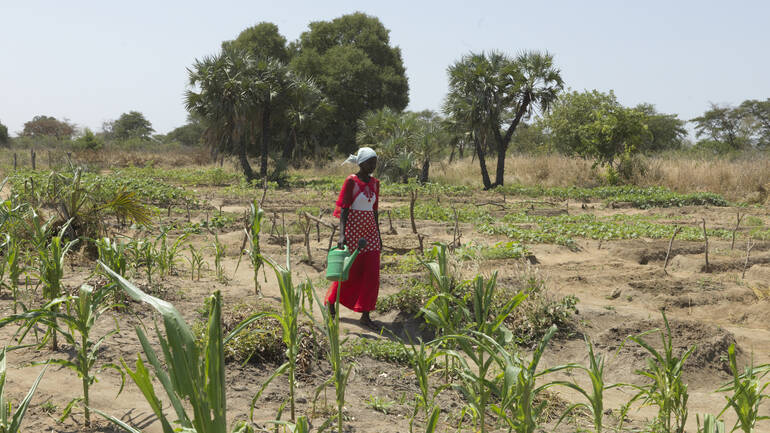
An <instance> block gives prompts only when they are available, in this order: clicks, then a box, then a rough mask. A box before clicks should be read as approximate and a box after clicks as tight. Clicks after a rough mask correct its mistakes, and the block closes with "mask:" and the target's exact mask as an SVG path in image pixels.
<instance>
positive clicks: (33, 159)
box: [29, 149, 37, 170]
mask: <svg viewBox="0 0 770 433" xmlns="http://www.w3.org/2000/svg"><path fill="white" fill-rule="evenodd" d="M36 156H37V154H36V153H35V149H30V150H29V158H30V160H31V161H32V169H33V170H34V169H35V159H36Z"/></svg>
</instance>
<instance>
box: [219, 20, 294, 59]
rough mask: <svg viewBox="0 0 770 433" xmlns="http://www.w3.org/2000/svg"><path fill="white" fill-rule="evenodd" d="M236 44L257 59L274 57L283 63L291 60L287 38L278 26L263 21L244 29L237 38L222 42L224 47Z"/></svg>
mask: <svg viewBox="0 0 770 433" xmlns="http://www.w3.org/2000/svg"><path fill="white" fill-rule="evenodd" d="M230 44H232V45H234V46H235V47H237V48H240V49H243V50H246V51H248V52H249V53H250V54H251V55H252V56H253V57H254V58H255V59H274V60H279V61H281V62H283V63H287V62H288V61H289V53H288V51H287V49H286V38H285V37H283V36H282V35H281V33H280V32H279V31H278V26H276V25H275V24H273V23H269V22H261V23H259V24H257V25H255V26H252V27H249V28H247V29H245V30H243V31H242V32H241V33H240V34H239V35H238V37H237V38H235V40H232V41H225V42H222V47H223V48H224V47H226V46H227V45H230Z"/></svg>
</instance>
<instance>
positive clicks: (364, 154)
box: [343, 147, 377, 165]
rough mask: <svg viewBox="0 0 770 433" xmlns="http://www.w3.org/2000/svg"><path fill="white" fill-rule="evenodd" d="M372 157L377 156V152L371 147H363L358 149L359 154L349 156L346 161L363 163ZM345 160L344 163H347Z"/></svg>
mask: <svg viewBox="0 0 770 433" xmlns="http://www.w3.org/2000/svg"><path fill="white" fill-rule="evenodd" d="M372 158H377V152H375V151H374V149H372V148H371V147H362V148H360V149H358V153H357V154H355V155H350V156H348V159H346V160H345V162H349V163H351V164H352V163H356V164H358V165H361V164H362V163H363V162H364V161H368V160H370V159H372ZM345 162H343V164H345Z"/></svg>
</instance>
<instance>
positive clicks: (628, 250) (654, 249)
mask: <svg viewBox="0 0 770 433" xmlns="http://www.w3.org/2000/svg"><path fill="white" fill-rule="evenodd" d="M668 242H669V241H668V240H667V239H658V240H654V241H640V240H639V239H634V240H629V241H617V242H613V243H612V246H611V247H610V252H611V253H612V255H613V256H614V257H617V258H621V259H625V260H628V261H631V262H634V263H638V264H640V265H646V264H648V263H650V262H656V261H663V260H666V252H668ZM702 253H703V244H702V243H700V242H677V241H674V245H673V246H672V248H671V257H674V256H676V255H682V254H702Z"/></svg>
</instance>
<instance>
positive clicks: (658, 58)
mask: <svg viewBox="0 0 770 433" xmlns="http://www.w3.org/2000/svg"><path fill="white" fill-rule="evenodd" d="M356 11H361V12H365V13H367V14H369V15H373V16H376V17H378V18H379V19H380V21H382V23H383V24H384V25H385V27H386V28H388V29H389V30H390V41H391V44H392V45H396V46H399V47H400V48H401V50H402V55H403V60H404V65H405V67H406V74H407V77H408V79H409V98H410V103H409V106H408V107H407V108H408V109H410V110H423V109H433V110H438V109H440V107H441V103H442V101H443V98H444V96H445V95H446V92H447V77H446V68H447V67H448V66H449V65H450V64H451V63H452V62H454V61H456V60H458V59H459V58H461V57H462V56H463V55H465V54H468V53H469V52H472V51H473V52H478V51H484V50H487V51H488V50H498V51H502V52H505V53H508V54H511V55H515V54H517V53H519V52H521V51H523V50H540V51H548V52H550V53H551V54H553V55H554V61H555V65H556V66H557V67H558V68H560V69H561V72H562V77H563V78H564V81H565V84H566V86H567V87H569V88H571V89H574V90H584V89H587V90H591V89H597V90H600V91H604V92H607V91H609V90H613V91H614V92H615V94H616V96H617V97H618V99H619V100H620V102H621V103H623V104H624V105H628V106H633V105H636V104H638V103H641V102H648V103H652V104H654V105H655V106H656V108H657V109H658V111H660V112H664V113H676V114H678V115H679V117H680V118H681V119H685V120H688V119H691V118H693V117H696V116H699V115H700V114H702V113H703V112H704V111H705V110H707V109H708V108H709V104H710V103H717V104H731V105H737V104H739V103H740V102H742V101H743V100H746V99H767V98H770V79H768V71H770V55H768V52H770V48H769V47H770V28H769V27H768V24H767V23H768V21H767V20H768V17H770V2H766V1H740V0H738V1H732V2H724V1H719V2H717V1H706V0H701V1H678V0H668V1H658V0H648V1H623V0H614V1H589V0H584V1H527V2H521V1H512V0H508V1H484V0H477V1H453V0H446V1H415V0H412V1H401V0H386V1H382V0H381V1H363V0H358V1H292V0H282V1H245V0H243V1H227V0H223V1H219V2H213V1H196V0H188V1H158V0H155V1H144V0H134V1H131V2H126V1H121V2H117V1H78V0H72V1H66V2H64V1H56V0H49V1H36V0H25V1H23V2H22V1H12V0H0V122H2V123H3V124H5V125H6V126H7V127H8V129H9V132H10V133H11V134H12V135H16V133H18V132H20V131H21V130H22V129H23V127H24V122H27V121H29V120H31V119H32V118H33V117H34V116H35V115H48V116H54V117H56V118H58V119H68V120H69V121H70V122H73V123H75V124H77V125H78V126H79V127H81V128H84V127H89V128H91V129H93V130H94V131H99V130H101V126H102V123H103V122H105V121H109V120H114V119H116V118H118V117H120V115H121V113H125V112H128V111H132V110H136V111H140V112H142V113H143V114H144V115H145V117H146V118H147V119H148V120H149V121H150V122H152V124H153V126H154V128H155V130H156V131H157V132H158V133H167V132H168V131H170V130H172V129H174V128H175V127H177V126H181V125H183V124H184V123H185V119H186V116H187V113H186V111H185V109H184V106H183V95H184V92H185V90H186V88H187V87H186V85H187V69H186V68H188V67H189V66H190V65H191V64H192V63H193V61H194V60H195V59H196V58H201V57H203V56H206V55H210V54H215V53H216V52H218V50H219V47H220V44H221V42H222V41H223V40H230V39H234V38H235V37H236V36H237V35H238V33H240V32H241V31H242V30H243V29H245V28H247V27H250V26H252V25H254V24H257V23H259V22H262V21H269V22H273V23H275V24H276V25H278V27H279V29H280V32H281V33H282V34H283V35H284V36H285V37H286V39H287V40H289V41H292V40H295V39H297V38H298V37H299V35H300V34H301V33H302V32H303V31H306V30H307V28H308V24H309V23H310V22H312V21H321V20H331V19H333V18H335V17H338V16H341V15H343V14H347V13H352V12H356Z"/></svg>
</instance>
